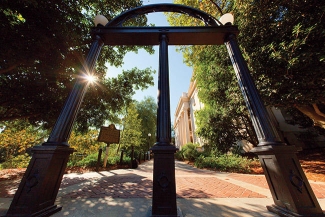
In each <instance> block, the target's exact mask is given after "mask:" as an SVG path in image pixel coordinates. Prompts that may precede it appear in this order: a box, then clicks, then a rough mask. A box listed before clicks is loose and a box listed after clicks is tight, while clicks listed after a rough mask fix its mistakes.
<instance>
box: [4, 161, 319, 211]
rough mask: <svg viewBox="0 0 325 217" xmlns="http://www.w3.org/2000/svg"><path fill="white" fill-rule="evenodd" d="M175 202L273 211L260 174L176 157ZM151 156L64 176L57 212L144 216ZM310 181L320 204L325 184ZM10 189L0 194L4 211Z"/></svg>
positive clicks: (185, 206) (186, 206) (191, 207)
mask: <svg viewBox="0 0 325 217" xmlns="http://www.w3.org/2000/svg"><path fill="white" fill-rule="evenodd" d="M175 164H176V191H177V206H178V208H179V209H180V211H181V214H182V216H186V217H192V216H193V217H194V216H202V217H204V216H229V217H230V216H241V217H242V216H261V217H262V216H277V215H275V214H273V213H271V212H269V211H267V209H266V206H267V205H272V204H273V199H272V197H271V193H270V191H269V189H268V186H267V184H266V180H265V177H264V175H249V174H238V173H223V172H215V171H209V170H202V169H197V168H193V167H192V166H190V165H187V164H186V163H184V162H180V161H176V163H175ZM152 170H153V160H151V161H147V162H145V163H142V164H140V165H139V167H138V168H137V169H120V170H112V171H102V172H98V173H97V172H89V173H84V174H76V173H71V174H66V175H64V178H63V181H62V184H61V188H60V191H59V194H58V197H57V203H56V204H58V205H60V206H63V209H62V211H61V212H59V213H56V214H54V215H53V216H54V217H59V216H113V217H114V216H117V217H123V216H126V217H127V216H135V217H141V216H148V212H149V210H150V206H151V203H152ZM310 184H311V187H312V189H313V190H314V193H315V195H316V197H317V198H318V201H319V202H320V204H321V207H322V208H323V209H325V183H323V182H314V181H312V180H310ZM13 193H14V192H12V191H11V192H10V191H8V194H7V195H2V198H0V216H1V215H3V214H5V211H6V209H8V207H9V205H10V201H11V200H12V196H13Z"/></svg>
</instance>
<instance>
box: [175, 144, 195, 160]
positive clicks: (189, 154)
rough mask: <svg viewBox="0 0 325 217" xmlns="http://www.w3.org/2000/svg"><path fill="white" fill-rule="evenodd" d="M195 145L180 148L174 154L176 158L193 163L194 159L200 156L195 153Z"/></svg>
mask: <svg viewBox="0 0 325 217" xmlns="http://www.w3.org/2000/svg"><path fill="white" fill-rule="evenodd" d="M197 147H198V145H197V144H193V143H188V144H186V145H184V146H183V147H182V149H181V150H179V151H178V152H177V154H176V158H177V159H180V160H188V161H195V159H196V158H197V157H198V156H199V155H200V153H199V152H198V151H197Z"/></svg>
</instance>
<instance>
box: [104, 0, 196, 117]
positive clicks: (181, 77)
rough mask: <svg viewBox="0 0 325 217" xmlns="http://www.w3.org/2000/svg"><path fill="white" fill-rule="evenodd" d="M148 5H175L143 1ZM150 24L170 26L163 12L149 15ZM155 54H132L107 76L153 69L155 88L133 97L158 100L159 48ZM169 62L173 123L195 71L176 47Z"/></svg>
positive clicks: (152, 0) (154, 0) (112, 68)
mask: <svg viewBox="0 0 325 217" xmlns="http://www.w3.org/2000/svg"><path fill="white" fill-rule="evenodd" d="M143 3H144V4H145V5H146V4H157V3H173V2H172V0H168V1H166V0H165V1H163V0H161V1H160V0H143ZM147 17H148V23H152V24H155V26H169V24H168V22H167V19H166V17H165V15H164V14H163V13H161V12H158V13H150V14H148V15H147ZM154 49H155V53H154V54H153V55H150V54H148V53H147V52H146V51H144V50H143V49H141V50H140V51H139V52H138V54H135V53H133V52H130V53H128V54H126V56H125V57H124V60H123V62H124V65H123V66H122V67H119V68H114V67H109V68H108V71H107V76H109V77H114V76H116V75H117V74H119V73H121V72H122V70H128V69H132V68H134V67H137V68H139V69H145V68H147V67H151V68H152V69H154V70H156V74H154V83H155V85H154V86H151V87H149V88H148V89H146V90H144V91H136V94H135V96H134V97H133V98H134V99H135V100H137V101H142V100H143V99H144V97H147V96H152V97H153V98H154V99H157V91H158V61H159V55H158V54H159V46H154ZM168 60H169V84H170V86H169V88H170V114H171V121H172V122H173V121H174V114H175V110H176V107H177V104H178V101H179V99H180V97H181V96H182V93H183V92H187V91H188V88H189V85H190V80H191V76H192V71H193V69H192V68H191V67H188V66H187V65H186V64H185V63H183V55H182V53H179V52H177V51H176V46H169V47H168Z"/></svg>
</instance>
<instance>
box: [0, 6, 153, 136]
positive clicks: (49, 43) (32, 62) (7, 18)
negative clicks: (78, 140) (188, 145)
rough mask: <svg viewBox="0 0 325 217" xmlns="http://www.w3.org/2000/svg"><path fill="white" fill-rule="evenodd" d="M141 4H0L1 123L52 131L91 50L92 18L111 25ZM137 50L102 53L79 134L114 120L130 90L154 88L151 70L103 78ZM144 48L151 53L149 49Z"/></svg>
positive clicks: (138, 21) (141, 20)
mask: <svg viewBox="0 0 325 217" xmlns="http://www.w3.org/2000/svg"><path fill="white" fill-rule="evenodd" d="M140 5H142V1H140V0H123V1H122V0H118V1H114V3H112V1H107V0H104V1H98V0H90V1H77V0H62V1H53V0H49V1H46V2H45V1H22V0H17V1H11V0H3V1H1V2H0V20H1V24H0V27H1V31H0V44H1V53H0V59H1V61H0V87H1V88H0V117H1V118H0V121H5V120H7V121H10V120H14V119H23V118H26V119H28V120H29V121H30V122H31V123H41V122H42V123H44V124H45V126H47V127H48V128H50V127H52V126H53V125H54V122H55V120H56V118H57V116H58V115H59V112H60V110H61V108H62V106H63V104H64V102H65V100H66V97H67V95H68V93H69V92H70V90H71V88H72V86H73V83H74V79H75V77H76V76H77V74H78V73H79V72H80V69H81V67H82V64H83V63H84V59H85V57H86V55H87V53H88V51H89V46H90V44H91V41H92V39H91V35H90V34H89V32H90V28H91V27H93V26H94V24H93V22H92V20H93V18H94V17H95V16H96V15H97V14H103V15H104V16H106V17H107V18H108V20H111V19H113V18H114V17H116V16H117V15H119V14H120V13H121V12H123V11H125V10H128V9H131V8H134V7H138V6H140ZM40 11H45V13H40ZM125 25H129V26H146V25H147V18H146V17H145V16H138V17H136V18H132V19H130V20H128V21H127V22H126V23H125ZM18 41H19V43H17V42H18ZM139 48H140V47H139V46H116V47H113V46H105V47H104V48H103V49H102V52H101V55H100V57H99V59H98V61H97V63H96V76H97V77H98V83H99V85H98V86H94V87H90V88H89V90H88V94H87V95H86V97H85V99H84V106H83V107H82V109H81V111H80V115H78V120H77V122H78V125H77V127H78V129H79V130H85V129H88V128H87V127H89V126H101V125H102V124H103V122H104V121H106V120H112V119H114V118H116V116H117V115H116V112H117V111H120V109H121V108H122V107H123V106H124V105H125V103H126V102H127V101H129V100H131V98H132V95H133V94H134V92H133V89H143V88H146V87H147V86H148V85H152V84H153V77H152V74H153V70H151V69H144V70H139V69H131V70H128V71H123V72H122V73H121V75H120V76H119V77H118V78H106V77H105V74H106V69H107V67H106V65H107V64H110V65H114V66H117V67H118V66H121V65H122V64H123V57H124V55H125V54H126V53H127V52H130V51H132V52H137V50H138V49H139ZM144 48H145V50H147V51H148V52H149V53H153V49H152V47H144ZM121 71H122V70H121Z"/></svg>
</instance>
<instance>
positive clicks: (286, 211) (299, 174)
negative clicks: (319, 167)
mask: <svg viewBox="0 0 325 217" xmlns="http://www.w3.org/2000/svg"><path fill="white" fill-rule="evenodd" d="M296 150H297V149H296V147H295V146H282V145H267V146H259V147H256V148H254V149H252V150H251V152H253V153H255V154H257V155H258V157H259V160H260V162H261V164H262V167H263V170H264V174H265V176H266V180H267V183H268V185H269V188H270V190H271V193H272V197H273V201H274V203H275V204H274V205H272V206H267V209H268V210H269V211H271V212H274V213H276V214H278V215H279V216H285V217H291V216H292V217H293V216H306V217H307V216H325V215H324V213H323V211H322V209H321V207H320V205H319V203H318V201H317V199H316V197H315V194H314V192H313V191H312V189H311V187H310V184H309V182H308V180H307V178H306V176H305V173H304V172H303V170H302V168H301V165H300V163H299V161H298V158H297V156H296Z"/></svg>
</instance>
